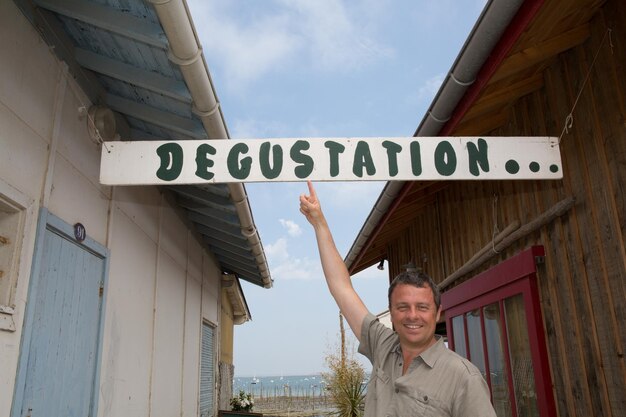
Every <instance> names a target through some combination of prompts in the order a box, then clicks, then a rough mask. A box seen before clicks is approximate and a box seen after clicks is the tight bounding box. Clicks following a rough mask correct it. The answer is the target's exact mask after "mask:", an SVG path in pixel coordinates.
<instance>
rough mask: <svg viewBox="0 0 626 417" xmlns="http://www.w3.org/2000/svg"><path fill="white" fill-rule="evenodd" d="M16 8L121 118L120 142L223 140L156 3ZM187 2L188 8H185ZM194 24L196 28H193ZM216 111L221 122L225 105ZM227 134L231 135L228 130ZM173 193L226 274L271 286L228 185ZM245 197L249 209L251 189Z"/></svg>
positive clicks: (130, 0)
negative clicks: (209, 124)
mask: <svg viewBox="0 0 626 417" xmlns="http://www.w3.org/2000/svg"><path fill="white" fill-rule="evenodd" d="M15 3H16V4H17V5H18V6H19V7H20V9H21V10H22V11H23V13H24V14H25V15H26V16H27V17H28V18H29V19H30V20H31V22H32V23H33V25H34V26H35V27H36V28H38V30H39V31H40V32H41V34H42V37H43V38H44V39H45V40H46V42H48V43H49V44H50V45H51V46H53V47H54V51H55V53H56V54H57V56H58V57H59V58H60V59H61V60H63V61H65V62H66V63H67V65H68V67H69V71H70V72H71V73H72V75H73V76H74V77H75V78H76V80H77V82H78V83H79V85H80V86H81V88H83V90H84V91H85V93H86V94H87V95H88V97H89V99H90V100H91V101H92V103H93V104H97V105H102V106H106V107H108V108H110V109H112V110H113V111H114V112H116V113H117V115H116V116H117V117H116V118H117V119H118V121H121V122H122V123H121V124H122V127H120V128H119V129H118V132H119V133H120V134H121V136H122V140H193V139H201V140H206V139H225V138H224V137H221V138H213V137H209V134H208V133H207V129H206V127H205V124H204V123H203V120H202V119H201V117H202V114H201V112H198V109H197V108H195V107H194V103H193V98H192V96H193V95H194V93H197V92H196V91H190V89H189V88H188V85H187V83H186V82H185V77H184V74H183V72H182V71H181V66H180V65H179V64H183V63H182V62H180V63H177V62H178V61H179V60H178V59H176V57H173V56H172V53H171V52H172V51H171V48H170V46H171V45H170V41H169V40H168V37H167V35H166V31H165V30H164V28H163V26H162V24H161V23H160V21H159V16H158V15H157V12H156V10H155V8H154V6H153V5H152V4H149V3H147V2H144V1H143V0H93V1H91V0H34V1H28V0H15ZM177 3H179V2H177ZM181 4H182V6H183V7H184V8H185V9H186V4H185V3H184V2H182V3H181ZM189 25H190V26H193V24H192V23H191V22H189ZM190 30H192V31H193V27H191V28H190ZM203 68H206V63H204V67H203ZM206 72H207V74H205V75H207V76H208V70H206ZM208 79H209V80H210V77H208ZM210 88H212V86H211V87H210ZM211 94H214V91H211ZM216 111H217V112H219V113H218V116H219V119H220V121H221V123H222V124H223V118H222V116H221V110H220V109H219V105H217V106H216ZM199 114H200V115H199ZM120 116H121V117H120ZM125 125H126V126H125ZM223 131H224V132H226V135H225V136H227V131H226V126H225V124H224V125H223ZM167 189H168V190H171V192H172V193H173V194H174V195H175V196H176V202H177V204H178V205H179V206H180V207H181V208H182V209H183V210H184V211H185V212H186V214H187V217H188V219H189V220H190V223H191V224H192V225H193V227H194V228H195V230H197V232H198V233H200V234H201V235H202V238H203V243H204V244H205V245H206V248H207V249H208V250H209V251H211V252H212V253H213V254H214V255H215V257H216V258H217V260H218V262H219V264H220V266H221V268H222V270H223V272H224V273H231V274H235V275H236V276H238V277H239V278H241V279H244V280H246V281H248V282H251V283H253V284H257V285H260V286H264V287H270V286H271V283H272V281H271V278H270V276H269V270H268V267H267V262H266V260H265V254H264V252H263V250H262V246H261V245H260V240H259V239H258V232H257V231H256V227H254V224H253V223H252V224H251V225H250V224H243V225H242V219H241V218H240V215H239V214H238V213H240V212H241V208H240V210H238V205H240V204H241V203H242V201H240V200H241V197H240V196H239V197H236V196H233V195H232V193H231V189H230V187H228V186H227V185H223V184H222V185H220V184H206V185H188V186H170V187H167ZM243 195H244V201H243V202H244V204H245V205H246V206H247V205H248V204H249V203H248V201H247V197H246V196H245V191H244V192H243ZM244 209H247V210H244V211H248V210H249V207H245V208H244ZM242 231H243V232H245V235H244V233H243V232H242ZM251 233H252V234H257V236H256V238H257V239H256V240H257V244H256V246H261V247H260V250H259V248H258V247H256V248H255V247H253V246H255V245H253V243H251V241H250V239H249V236H250V234H251Z"/></svg>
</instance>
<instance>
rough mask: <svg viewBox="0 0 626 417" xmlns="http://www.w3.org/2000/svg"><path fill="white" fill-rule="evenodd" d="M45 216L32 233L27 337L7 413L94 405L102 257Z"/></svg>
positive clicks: (84, 415) (57, 416)
mask: <svg viewBox="0 0 626 417" xmlns="http://www.w3.org/2000/svg"><path fill="white" fill-rule="evenodd" d="M57 220H58V219H57ZM50 221H51V216H50V215H48V219H47V222H46V227H45V231H44V233H43V236H42V235H41V234H40V235H39V237H38V239H39V240H42V241H40V242H39V243H38V245H37V247H38V249H37V250H38V251H40V253H39V254H38V261H37V262H38V265H37V267H36V268H34V269H35V271H36V272H35V271H33V272H34V273H35V274H36V275H33V277H32V279H35V280H36V281H35V282H34V283H32V285H31V294H30V296H29V300H28V304H29V306H28V313H27V322H26V326H28V327H27V328H26V329H25V332H26V334H27V335H28V339H29V340H28V343H24V346H23V350H22V355H23V357H22V359H21V362H20V366H21V367H22V372H21V373H22V376H23V385H22V386H23V393H22V396H21V398H19V396H17V397H16V399H18V400H21V401H18V402H19V403H20V407H19V414H18V413H15V411H16V410H15V409H14V413H13V415H19V416H21V417H44V416H45V417H89V416H92V413H93V412H94V411H95V403H94V401H95V400H96V391H95V387H96V376H97V373H98V372H97V371H98V361H99V359H98V357H99V354H98V353H99V345H100V341H99V337H100V336H99V335H100V333H101V331H100V328H101V315H102V304H103V284H104V277H105V271H106V258H105V256H103V254H102V253H98V252H96V251H93V250H92V249H91V248H89V247H88V246H87V245H85V243H84V242H83V243H82V244H81V243H78V242H76V241H75V239H74V238H73V237H71V236H69V235H67V234H66V233H64V231H63V230H60V229H59V228H57V227H54V226H53V225H52V224H50ZM57 223H58V221H57ZM61 226H65V227H61V229H66V228H67V225H64V224H61ZM105 253H106V250H105ZM24 349H26V351H25V350H24ZM18 388H19V386H18ZM14 405H17V404H14Z"/></svg>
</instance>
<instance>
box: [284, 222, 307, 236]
mask: <svg viewBox="0 0 626 417" xmlns="http://www.w3.org/2000/svg"><path fill="white" fill-rule="evenodd" d="M278 221H279V222H280V224H281V225H282V226H283V227H284V228H285V229H287V234H288V235H289V236H291V237H296V236H300V235H301V234H302V228H301V227H300V225H299V224H297V223H296V222H294V221H292V220H285V219H278Z"/></svg>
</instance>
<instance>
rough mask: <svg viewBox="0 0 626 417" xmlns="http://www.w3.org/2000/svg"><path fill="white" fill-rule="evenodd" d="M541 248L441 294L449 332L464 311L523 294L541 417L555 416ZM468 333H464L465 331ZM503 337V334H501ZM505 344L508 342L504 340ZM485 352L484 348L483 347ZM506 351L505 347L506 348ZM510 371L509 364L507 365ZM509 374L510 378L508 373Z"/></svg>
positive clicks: (521, 254)
mask: <svg viewBox="0 0 626 417" xmlns="http://www.w3.org/2000/svg"><path fill="white" fill-rule="evenodd" d="M544 256H545V251H544V248H543V246H532V247H531V248H529V249H526V250H524V251H523V252H521V253H519V254H517V255H515V256H513V257H512V258H510V259H507V260H506V261H504V262H502V263H500V264H498V265H496V266H494V267H493V268H491V269H489V270H488V271H485V272H483V273H481V274H479V275H476V276H475V277H474V278H472V279H470V280H468V281H466V282H464V283H462V284H460V285H458V286H456V287H454V288H452V289H451V290H449V291H446V292H444V293H443V294H441V306H442V308H443V311H444V312H445V317H446V326H447V328H448V329H452V318H453V317H455V316H458V315H460V314H463V313H465V312H467V311H470V310H473V309H476V308H480V307H483V306H485V305H488V304H491V303H495V302H498V301H500V300H502V299H504V298H508V297H511V296H514V295H517V294H522V296H523V299H524V309H525V312H526V320H527V322H528V338H529V342H530V350H531V356H532V361H533V369H534V376H535V388H536V390H537V406H538V408H539V413H540V415H541V416H542V417H553V416H556V407H555V404H554V394H553V392H552V379H551V377H550V367H549V363H548V352H547V348H546V338H545V333H544V330H543V318H542V315H541V305H540V301H539V289H538V287H537V267H536V265H537V264H536V259H538V258H539V259H543V257H544ZM448 333H449V334H448V340H449V342H448V343H449V344H450V348H451V349H453V350H454V336H453V335H452V332H448ZM465 333H467V330H466V331H465ZM503 334H504V335H505V336H506V333H505V332H503ZM505 342H506V345H508V341H507V340H506V337H505ZM484 348H485V349H487V347H486V346H485V347H484ZM507 352H508V346H507ZM505 357H506V358H507V362H508V361H509V358H508V356H507V355H505ZM507 366H508V367H509V369H510V364H507ZM509 375H510V376H511V374H510V372H509Z"/></svg>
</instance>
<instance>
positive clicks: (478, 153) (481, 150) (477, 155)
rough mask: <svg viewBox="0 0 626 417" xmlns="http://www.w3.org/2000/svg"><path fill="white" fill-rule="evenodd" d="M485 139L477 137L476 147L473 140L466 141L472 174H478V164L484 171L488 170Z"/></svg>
mask: <svg viewBox="0 0 626 417" xmlns="http://www.w3.org/2000/svg"><path fill="white" fill-rule="evenodd" d="M487 148H488V146H487V141H486V140H485V139H483V138H479V139H478V147H476V145H475V144H474V143H473V142H467V156H468V157H469V170H470V173H471V174H472V175H474V176H475V177H477V176H478V175H479V171H478V165H479V164H480V167H481V168H482V170H483V171H484V172H489V159H488V157H487Z"/></svg>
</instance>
